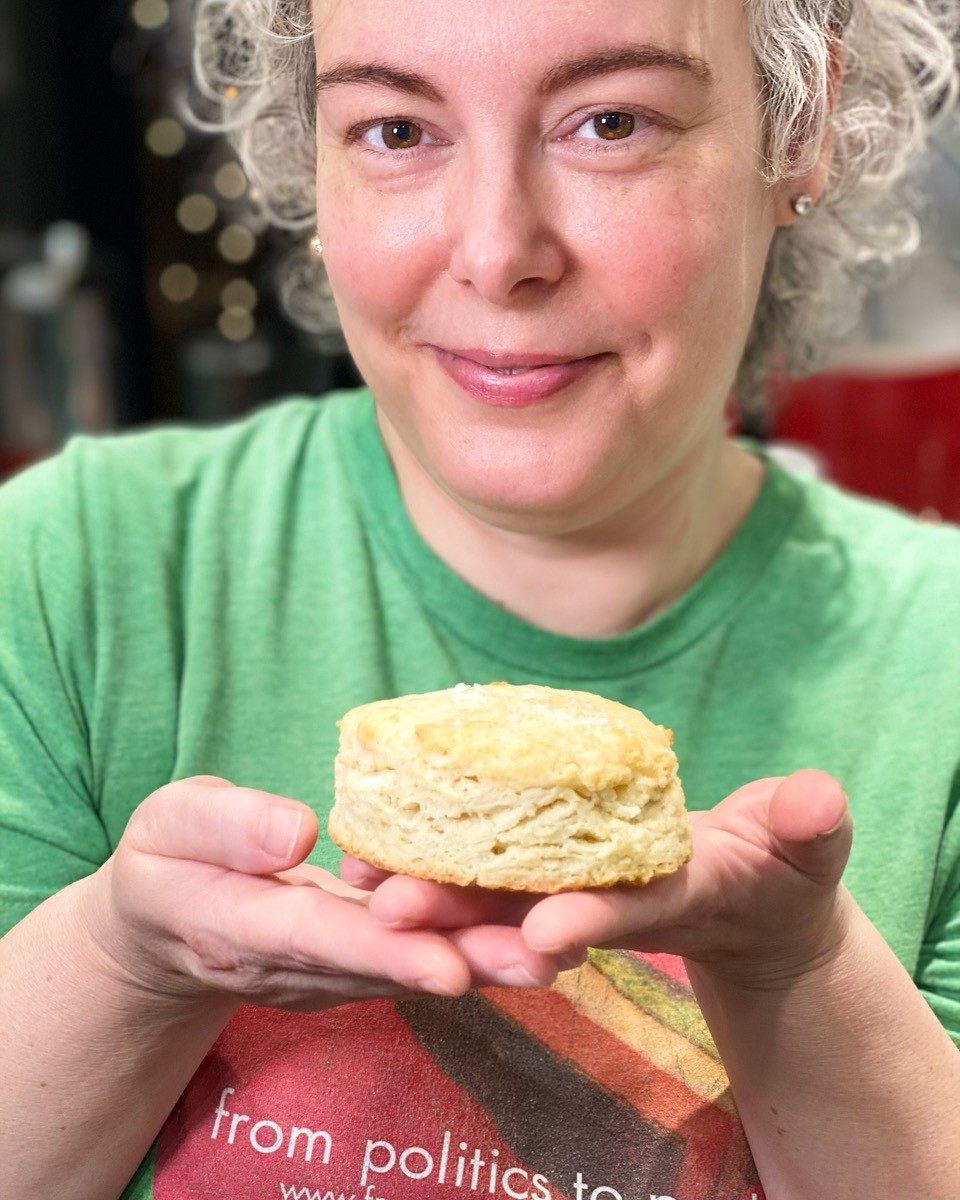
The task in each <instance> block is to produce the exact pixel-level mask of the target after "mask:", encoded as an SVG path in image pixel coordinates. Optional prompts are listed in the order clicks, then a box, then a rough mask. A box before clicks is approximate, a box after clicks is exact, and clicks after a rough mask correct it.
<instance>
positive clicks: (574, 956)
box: [557, 950, 587, 971]
mask: <svg viewBox="0 0 960 1200" xmlns="http://www.w3.org/2000/svg"><path fill="white" fill-rule="evenodd" d="M586 961H587V952H586V950H576V951H573V952H571V953H570V954H560V955H558V956H557V962H558V963H559V964H560V969H561V971H572V970H573V968H574V967H582V966H583V964H584V963H585V962H586Z"/></svg>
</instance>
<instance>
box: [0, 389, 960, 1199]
mask: <svg viewBox="0 0 960 1200" xmlns="http://www.w3.org/2000/svg"><path fill="white" fill-rule="evenodd" d="M753 449H754V450H755V452H757V453H761V451H760V450H759V448H756V447H753ZM0 630H2V633H0V839H2V841H0V927H2V928H7V927H9V926H10V925H12V924H13V923H15V922H16V921H18V920H19V919H20V918H21V917H22V916H24V915H25V914H26V913H27V912H28V911H29V910H30V909H31V908H32V907H33V906H34V905H36V904H38V903H39V902H40V901H41V900H43V899H44V898H45V897H47V896H49V895H50V894H51V893H53V892H55V891H57V890H58V889H60V888H62V887H64V886H65V885H66V884H68V883H70V882H71V881H73V880H76V879H78V878H80V877H82V876H84V875H86V874H88V873H89V872H91V871H92V870H94V869H95V868H96V867H97V866H98V865H99V864H100V863H101V862H103V860H104V859H105V858H106V857H107V856H108V855H109V854H110V852H111V850H112V849H113V847H114V846H115V845H116V844H117V841H118V839H119V838H120V835H121V833H122V832H123V829H124V826H125V824H126V822H127V820H128V818H129V816H130V814H131V812H132V811H133V809H134V808H135V807H136V805H137V804H138V803H139V802H140V801H141V800H142V799H143V798H144V797H146V796H147V795H148V794H149V793H150V792H152V791H154V790H155V789H156V788H157V787H159V786H161V785H162V784H164V783H167V782H169V781H170V780H173V779H180V778H183V777H185V776H188V775H193V774H200V773H203V774H216V775H223V776H225V777H227V778H229V779H231V780H233V781H234V782H235V783H240V784H245V785H248V786H252V787H258V788H264V789H267V790H269V791H273V792H277V793H280V794H283V795H287V796H293V797H296V798H297V799H300V800H303V801H305V802H307V803H308V804H310V805H312V806H313V807H314V808H315V809H316V810H317V812H318V813H319V814H320V815H321V818H323V816H324V814H325V813H326V812H327V811H328V809H329V806H330V804H331V799H332V797H331V789H332V766H333V757H334V754H335V751H336V739H337V729H336V721H337V719H338V718H339V717H340V716H341V715H342V713H343V712H344V711H345V710H346V709H348V708H350V707H352V706H353V705H356V704H360V703H364V702H366V701H369V700H373V699H377V698H380V697H385V696H392V695H399V694H403V693H407V692H415V691H427V690H432V689H436V688H443V687H448V686H452V685H454V684H456V683H458V682H461V681H466V682H487V681H490V680H494V679H502V680H507V681H510V682H515V683H522V682H534V683H543V684H549V685H554V686H564V687H574V688H582V689H586V690H591V691H595V692H599V693H602V694H604V695H606V696H609V697H611V698H613V699H616V700H620V701H622V702H624V703H626V704H629V705H632V706H634V707H636V708H640V709H641V710H643V711H644V712H645V713H646V714H647V715H648V716H649V717H650V718H651V719H653V720H654V721H656V722H657V723H659V724H662V725H667V726H669V727H670V728H671V729H673V730H674V733H675V749H676V751H677V755H678V759H679V762H680V773H681V777H682V780H683V784H684V791H685V794H686V796H687V802H688V805H689V806H690V807H691V808H694V809H703V808H709V807H711V806H712V805H714V804H715V803H717V801H719V800H720V799H722V798H723V797H724V796H726V795H728V794H729V793H730V792H732V791H733V790H734V789H736V788H737V787H738V786H740V785H741V784H743V783H745V782H747V781H748V780H752V779H756V778H760V777H762V776H768V775H782V774H786V773H789V772H791V771H794V770H796V769H798V768H801V767H807V766H816V767H820V768H822V769H824V770H826V771H829V772H831V773H832V774H834V775H835V776H836V777H837V778H838V779H839V780H840V781H841V783H842V784H843V786H844V787H845V789H846V791H847V794H848V796H849V799H850V804H851V807H852V810H853V814H854V821H855V835H854V847H853V853H852V856H851V860H850V863H849V866H848V869H847V873H846V876H845V881H846V883H847V885H848V887H849V888H850V890H851V891H852V893H853V895H854V896H855V897H856V899H857V900H858V902H859V903H860V905H861V906H862V907H863V908H864V910H865V911H866V913H867V914H868V916H869V917H870V918H871V919H872V920H873V921H874V923H875V924H876V925H877V926H878V928H879V929H880V931H881V932H882V934H883V935H884V937H885V938H886V939H887V941H888V942H889V943H890V945H891V946H892V947H893V949H894V951H895V952H896V953H897V955H898V956H899V958H900V959H901V961H902V962H903V963H904V965H905V966H906V968H907V970H908V971H909V972H910V973H911V975H912V976H913V978H914V979H915V980H916V982H917V984H918V986H919V987H920V988H921V989H922V991H923V993H924V995H925V996H926V997H927V999H928V1001H929V1002H930V1004H931V1005H932V1006H933V1007H934V1009H935V1011H936V1012H937V1014H938V1016H939V1017H940V1019H941V1021H942V1022H943V1023H944V1025H945V1026H946V1027H947V1029H948V1030H949V1031H950V1032H951V1034H952V1036H953V1037H954V1038H955V1039H956V1040H958V1042H960V812H958V802H960V673H958V669H957V667H958V664H960V529H957V528H955V527H952V526H940V527H937V526H931V525H925V524H923V523H921V522H919V521H917V520H915V519H914V518H912V517H909V516H907V515H906V514H903V513H901V512H899V511H897V510H895V509H892V508H890V507H888V506H885V505H881V504H878V503H875V502H870V501H866V500H864V499H862V498H858V497H855V496H852V495H849V494H847V493H844V492H843V491H842V490H840V489H838V488H837V487H835V486H833V485H832V484H829V483H826V482H823V481H820V480H815V479H812V478H800V477H796V476H794V475H791V474H788V473H787V472H786V471H784V470H783V469H782V468H781V467H780V466H778V465H777V464H776V463H775V462H773V461H772V460H770V459H769V458H768V459H766V471H765V480H764V484H763V487H762V490H761V492H760V495H759V497H758V499H757V501H756V502H755V504H754V506H753V508H752V509H751V511H750V513H749V514H748V516H747V517H746V519H745V521H744V522H743V524H742V525H741V527H740V529H739V530H738V531H737V533H736V535H735V536H734V538H733V539H732V540H731V542H730V543H729V544H728V545H727V547H726V548H725V549H724V550H723V552H722V553H721V554H720V556H719V557H718V558H717V559H716V560H715V561H714V562H713V563H712V564H711V566H710V567H709V568H708V570H707V571H706V572H705V573H704V574H703V575H702V577H701V578H700V579H699V580H698V581H697V582H696V583H695V584H694V585H693V586H692V587H691V588H690V589H689V590H688V591H687V592H686V593H685V594H684V595H683V596H682V597H681V598H680V599H679V600H678V601H676V602H675V603H674V604H673V605H672V606H671V607H670V608H669V609H668V610H667V611H666V612H664V613H663V614H662V615H660V616H659V617H657V618H656V619H655V620H653V621H652V622H650V623H649V624H647V625H645V626H643V627H641V628H640V629H638V630H635V631H633V632H631V633H629V634H626V635H623V636H620V637H616V638H610V639H603V640H595V641H593V640H586V639H575V638H568V637H563V636H560V635H557V634H552V633H548V632H545V631H543V630H539V629H536V628H534V627H532V626H530V625H528V624H527V623H525V622H524V621H522V620H520V619H518V618H516V617H514V616H512V615H511V614H510V613H508V612H505V611H504V610H502V609H501V608H499V607H497V605H495V604H494V603H493V602H491V601H490V600H488V599H486V598H484V597H483V596H482V595H480V594H478V593H477V592H476V591H474V590H473V589H472V588H471V587H470V586H468V585H467V584H466V583H465V582H464V581H463V580H462V579H460V578H459V577H458V576H457V575H456V574H454V572H452V571H451V570H450V569H449V568H448V567H447V566H446V565H445V564H444V563H443V562H441V561H440V560H439V559H438V558H437V557H436V556H435V555H434V554H433V552H432V551H431V550H430V549H429V548H428V547H427V546H426V545H425V543H424V542H423V541H422V540H421V538H420V537H419V535H418V534H417V533H416V531H415V529H414V528H413V526H412V524H411V522H410V520H409V518H408V516H407V514H406V512H405V510H404V507H403V504H402V502H401V499H400V496H399V493H398V489H397V485H396V481H395V479H394V476H393V473H392V470H391V467H390V463H389V460H388V458H387V455H386V452H385V450H384V447H383V444H382V441H381V439H380V436H379V432H378V429H377V425H376V421H375V418H374V413H373V405H372V401H371V398H370V396H369V393H367V392H365V391H361V392H358V393H346V394H342V395H339V396H334V397H329V398H324V399H323V400H320V401H317V400H315V399H293V400H288V401H285V402H282V403H278V404H275V405H272V406H270V407H268V408H265V409H263V410H262V411H260V412H258V413H256V414H255V415H254V416H252V417H250V418H248V419H246V420H244V421H242V422H238V423H235V424H233V425H230V426H226V427H222V428H216V429H207V430H196V429H179V428H167V429H154V430H151V431H148V432H145V433H143V432H137V433H128V434H123V435H119V436H114V437H109V438H102V439H91V438H76V439H74V440H73V441H72V442H71V443H70V444H69V445H68V447H67V449H66V450H65V451H64V452H63V453H62V454H60V455H59V456H57V457H56V458H54V459H52V460H50V461H48V462H46V463H43V464H41V465H39V466H37V467H35V468H32V469H31V470H29V471H26V472H24V473H23V474H21V475H20V476H18V477H17V478H15V479H14V480H13V481H11V482H10V483H9V484H7V485H6V486H5V487H4V488H3V489H2V490H0ZM321 824H322V821H321ZM337 859H338V852H337V850H336V847H334V846H333V845H332V844H331V843H330V842H329V841H328V840H326V839H325V838H324V837H323V835H321V839H320V843H319V845H318V846H317V848H316V850H315V851H314V852H313V854H312V855H311V861H313V862H315V863H317V864H319V865H322V866H326V867H329V868H332V869H336V863H337ZM478 1164H482V1165H478ZM476 1191H479V1192H482V1193H483V1194H484V1195H487V1196H496V1197H497V1198H498V1200H527V1198H528V1197H529V1198H530V1200H559V1197H562V1196H570V1197H576V1200H615V1198H616V1197H620V1198H621V1200H628V1197H629V1198H630V1200H633V1197H635V1196H642V1197H644V1200H645V1198H646V1196H648V1195H655V1196H665V1195H669V1196H676V1197H677V1198H678V1200H679V1198H680V1197H684V1198H686V1197H688V1196H689V1197H705V1196H708V1195H709V1196H716V1197H718V1198H719V1200H726V1198H727V1197H729V1200H738V1198H739V1197H741V1196H743V1197H745V1198H746V1200H750V1197H751V1195H752V1194H753V1193H756V1194H757V1195H758V1196H760V1195H762V1189H760V1188H759V1186H758V1184H757V1182H756V1173H755V1169H754V1168H753V1167H752V1163H751V1161H750V1158H749V1152H748V1150H747V1149H746V1147H745V1143H744V1141H743V1138H742V1131H741V1130H740V1129H739V1124H738V1122H737V1120H736V1116H735V1109H734V1108H733V1105H732V1102H731V1100H730V1097H729V1094H728V1092H727V1090H726V1081H725V1078H724V1076H723V1072H722V1068H721V1067H720V1065H719V1063H718V1060H717V1056H716V1051H715V1048H714V1047H713V1045H712V1043H711V1041H710V1038H709V1035H708V1034H707V1033H706V1030H705V1027H704V1026H703V1024H702V1018H700V1017H699V1013H698V1012H697V1010H696V1005H695V1003H694V1001H693V999H692V995H691V993H690V990H689V986H688V984H687V983H686V980H685V977H684V973H683V970H682V964H680V963H679V961H678V960H674V959H671V958H669V956H662V955H659V956H658V955H654V956H642V957H638V956H632V955H621V954H609V953H608V954H597V955H594V956H593V958H592V960H591V963H590V964H588V966H586V967H584V968H582V969H581V970H580V971H578V972H570V973H566V974H565V975H564V976H561V979H560V981H559V982H558V985H557V986H555V987H554V988H551V989H541V990H539V991H534V992H519V991H511V990H509V989H484V990H483V991H482V992H480V993H478V994H473V995H471V996H469V997H466V998H464V999H463V1000H459V1001H446V1000H437V999H434V998H426V999H424V1000H423V1001H419V1000H418V1001H403V1002H397V1003H394V1002H389V1001H376V1002H370V1003H364V1004H355V1005H348V1006H346V1007H343V1008H340V1009H336V1010H332V1011H331V1012H328V1013H319V1014H292V1013H277V1012H272V1011H269V1010H263V1009H255V1008H245V1009H242V1010H241V1012H240V1013H239V1014H238V1016H237V1018H235V1019H234V1021H233V1022H231V1024H230V1025H229V1026H228V1028H227V1030H226V1032H225V1034H224V1035H223V1037H222V1038H221V1040H220V1042H218V1044H217V1046H216V1047H215V1048H214V1051H213V1052H212V1053H211V1055H210V1056H209V1057H208V1058H207V1060H205V1062H204V1064H203V1065H202V1067H201V1068H200V1070H199V1071H198V1072H197V1075H196V1076H195V1078H194V1080H193V1082H192V1083H191V1085H190V1086H189V1088H188V1089H187V1091H186V1092H185V1093H184V1096H183V1098H182V1099H181V1101H180V1103H179V1104H178V1107H177V1109H175V1111H174V1113H173V1114H172V1115H171V1118H170V1121H169V1122H168V1123H167V1125H166V1126H165V1128H164V1131H163V1133H162V1134H161V1137H160V1138H159V1140H158V1145H157V1146H156V1147H155V1148H154V1152H153V1153H152V1154H151V1156H150V1158H149V1159H148V1161H147V1162H146V1163H145V1164H144V1167H143V1168H142V1170H141V1172H140V1173H139V1175H138V1177H137V1179H136V1180H135V1181H134V1182H133V1183H132V1184H131V1187H130V1189H129V1190H128V1192H127V1193H126V1195H127V1196H128V1197H130V1198H131V1200H133V1198H136V1200H141V1198H146V1197H152V1198H153V1200H180V1198H183V1197H194V1196H196V1197H201V1196H202V1197H204V1200H221V1198H222V1200H239V1198H240V1197H246V1196H250V1197H254V1196H256V1197H271V1198H273V1197H287V1196H289V1197H290V1198H292V1200H301V1197H302V1200H311V1197H313V1196H314V1195H316V1197H317V1198H318V1200H320V1198H322V1197H325V1196H327V1194H328V1193H330V1194H331V1196H339V1195H340V1194H341V1193H342V1194H343V1195H344V1198H345V1200H350V1198H351V1197H352V1196H353V1197H355V1198H356V1200H375V1198H377V1197H386V1198H387V1200H440V1198H441V1197H442V1198H443V1200H449V1197H451V1196H455V1195H458V1194H459V1193H460V1192H476Z"/></svg>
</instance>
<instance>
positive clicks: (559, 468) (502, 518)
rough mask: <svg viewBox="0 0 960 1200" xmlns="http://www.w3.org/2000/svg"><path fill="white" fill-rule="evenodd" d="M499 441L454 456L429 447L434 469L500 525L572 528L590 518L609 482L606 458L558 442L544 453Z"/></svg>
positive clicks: (463, 500) (460, 497) (452, 490)
mask: <svg viewBox="0 0 960 1200" xmlns="http://www.w3.org/2000/svg"><path fill="white" fill-rule="evenodd" d="M498 443H499V439H495V440H494V444H493V445H489V444H481V445H479V446H474V447H473V451H472V453H471V452H465V453H461V454H459V455H451V454H450V447H443V448H440V449H438V450H437V452H436V453H430V452H429V450H428V453H427V459H426V461H427V462H428V463H429V464H430V466H429V468H428V469H429V472H430V474H431V475H432V476H433V478H434V480H435V481H436V482H437V483H439V484H440V486H441V487H442V488H443V490H444V491H446V492H447V493H448V494H449V495H450V496H452V497H453V498H454V499H455V500H457V501H458V502H459V503H460V504H461V505H463V506H464V507H465V508H468V509H470V510H471V511H473V512H474V513H475V514H476V515H481V516H483V517H484V519H486V520H487V521H488V522H489V523H490V524H493V525H497V526H498V527H500V528H504V529H515V530H518V531H519V530H532V529H533V528H537V529H543V528H544V527H545V526H552V525H554V524H562V525H563V526H565V527H569V526H570V524H571V521H573V523H574V525H578V524H580V523H581V519H582V521H583V522H584V523H585V522H587V521H588V520H589V519H590V516H589V513H588V510H589V509H590V508H591V507H592V504H591V502H592V501H593V500H594V499H595V498H596V496H597V494H598V492H600V491H601V490H602V489H603V485H604V481H605V476H606V471H605V469H604V462H603V458H599V459H597V460H593V459H592V458H591V459H589V460H584V458H583V457H582V455H580V454H573V453H570V454H564V453H563V452H562V451H558V450H557V448H556V447H551V448H550V449H549V450H548V451H547V452H545V453H544V454H542V455H530V454H518V453H516V449H517V448H516V447H514V453H509V452H504V450H503V449H502V448H501V447H500V446H499V444H498ZM464 450H466V448H464ZM605 457H606V459H607V462H609V456H605ZM578 518H579V519H578Z"/></svg>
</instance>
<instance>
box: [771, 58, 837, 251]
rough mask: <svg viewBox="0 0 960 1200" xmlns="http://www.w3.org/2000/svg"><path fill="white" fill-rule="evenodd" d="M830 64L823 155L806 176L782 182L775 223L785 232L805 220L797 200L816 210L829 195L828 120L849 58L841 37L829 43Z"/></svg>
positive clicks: (830, 144)
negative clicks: (797, 208) (807, 199)
mask: <svg viewBox="0 0 960 1200" xmlns="http://www.w3.org/2000/svg"><path fill="white" fill-rule="evenodd" d="M828 54H829V61H828V64H827V116H828V120H827V126H826V129H825V130H824V132H823V139H822V140H821V143H820V153H819V154H818V156H817V160H816V162H815V163H814V164H813V166H812V167H811V168H810V170H809V171H807V172H805V173H804V174H803V175H794V176H791V177H790V178H789V179H783V180H781V181H780V183H778V184H777V187H776V201H775V203H776V210H775V211H776V223H777V225H778V226H779V227H781V228H785V227H787V226H789V225H793V224H795V223H796V222H797V221H799V220H801V219H802V218H801V217H800V216H799V214H798V213H797V212H795V211H794V207H793V203H794V201H795V200H796V198H797V197H798V196H803V195H806V196H809V197H810V199H811V200H812V201H813V203H814V206H816V205H817V204H819V203H820V200H821V198H822V196H823V193H824V192H825V191H826V187H827V180H828V179H829V178H830V168H831V166H832V165H833V150H834V141H835V138H834V130H833V122H832V121H831V120H829V118H830V117H831V116H832V115H833V113H834V111H835V109H836V103H837V96H839V94H840V88H841V86H842V84H843V76H844V69H845V64H846V54H845V52H844V49H843V44H842V42H841V41H840V38H839V36H832V37H831V39H830V44H829V49H828Z"/></svg>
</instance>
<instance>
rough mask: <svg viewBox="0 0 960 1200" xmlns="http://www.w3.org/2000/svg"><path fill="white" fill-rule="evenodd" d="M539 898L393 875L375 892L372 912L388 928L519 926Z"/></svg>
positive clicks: (527, 894)
mask: <svg viewBox="0 0 960 1200" xmlns="http://www.w3.org/2000/svg"><path fill="white" fill-rule="evenodd" d="M539 899H540V897H539V896H536V895H532V894H529V893H525V892H494V891H489V890H487V889H485V888H463V887H456V886H455V885H453V884H447V883H434V882H433V881H431V880H428V879H411V878H410V876H408V875H393V876H391V877H390V878H388V879H387V880H386V881H385V882H384V883H382V884H381V885H380V886H379V887H378V888H377V890H376V891H375V892H374V893H373V895H372V897H371V898H370V912H371V914H372V916H373V918H374V919H375V920H377V921H379V922H380V924H381V925H383V926H384V927H385V928H387V929H416V928H431V929H461V928H462V927H463V926H465V925H515V926H519V925H520V924H521V923H522V922H523V919H524V917H525V916H526V915H527V913H528V912H529V911H530V909H531V908H533V906H534V904H536V903H537V901H538V900H539Z"/></svg>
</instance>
